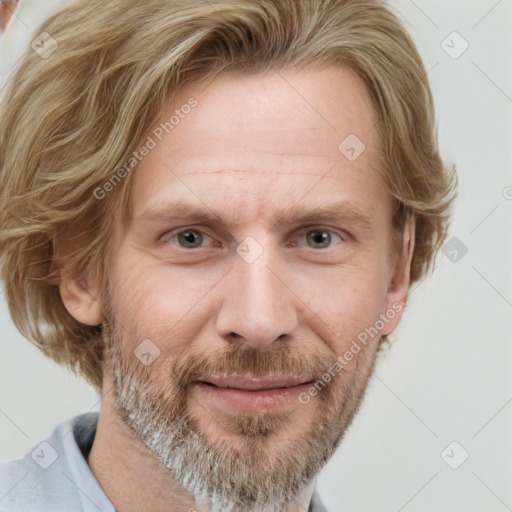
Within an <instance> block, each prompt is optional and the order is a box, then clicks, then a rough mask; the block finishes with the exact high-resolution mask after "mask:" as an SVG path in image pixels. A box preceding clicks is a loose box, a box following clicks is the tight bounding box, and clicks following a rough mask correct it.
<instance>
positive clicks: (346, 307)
mask: <svg viewBox="0 0 512 512" xmlns="http://www.w3.org/2000/svg"><path fill="white" fill-rule="evenodd" d="M330 270H331V271H332V270H334V271H333V272H329V273H326V274H325V275H322V274H321V273H320V274H318V275H317V276H316V279H307V278H304V276H303V277H302V283H301V294H302V295H301V298H302V297H304V298H305V299H303V300H304V303H305V304H306V305H307V306H308V308H309V309H310V311H311V312H312V313H314V317H316V319H317V320H316V327H314V329H315V330H316V331H317V333H319V334H320V335H321V337H322V339H323V340H324V342H325V343H326V344H327V345H329V348H330V349H331V350H332V351H333V352H334V353H335V354H337V355H340V354H342V353H343V352H345V351H346V350H347V348H348V347H349V346H350V345H351V343H352V341H353V340H356V339H357V337H358V336H359V335H360V334H361V333H364V332H366V331H365V330H366V329H368V328H370V327H371V326H374V325H375V322H376V321H377V320H378V319H379V315H380V314H381V313H382V312H383V311H384V308H385V305H386V276H385V272H384V271H383V269H382V268H381V267H379V266H378V265H374V266H373V268H372V267H371V266H369V265H368V266H365V267H364V268H363V267H358V268H355V267H353V268H344V269H330ZM312 321H315V320H312ZM374 338H375V341H377V340H378V338H379V336H374Z"/></svg>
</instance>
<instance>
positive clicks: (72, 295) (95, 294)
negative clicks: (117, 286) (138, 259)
mask: <svg viewBox="0 0 512 512" xmlns="http://www.w3.org/2000/svg"><path fill="white" fill-rule="evenodd" d="M53 244H54V259H55V262H56V263H57V265H58V267H59V269H60V281H59V292H60V296H61V299H62V302H63V303H64V306H65V307H66V309H67V310H68V312H69V314H70V315H71V316H72V317H73V318H75V320H77V321H78V322H80V323H82V324H85V325H101V324H102V323H103V311H102V307H101V301H100V294H99V291H100V290H99V286H98V283H97V282H96V281H95V280H94V279H93V278H92V277H88V276H77V275H76V274H75V273H74V272H73V270H72V269H70V268H68V266H67V265H66V263H67V257H68V255H69V251H70V244H69V243H66V242H65V241H63V240H62V239H61V240H59V241H56V239H55V238H54V240H53Z"/></svg>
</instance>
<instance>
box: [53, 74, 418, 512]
mask: <svg viewBox="0 0 512 512" xmlns="http://www.w3.org/2000/svg"><path fill="white" fill-rule="evenodd" d="M192 96H193V97H194V98H196V99H197V101H198V106H197V107H196V108H194V109H193V110H192V111H191V113H190V114H188V115H187V116H186V117H185V118H184V119H182V120H180V124H179V125H178V126H176V127H175V128H174V130H173V131H171V132H170V133H169V134H167V135H166V136H165V137H164V138H163V140H162V141H161V142H159V143H158V144H157V146H156V148H154V149H152V150H151V151H150V152H149V154H148V155H147V156H146V157H145V158H144V160H143V161H142V162H141V163H140V164H139V166H138V168H137V169H136V170H135V171H133V172H134V175H133V183H132V189H131V197H130V201H131V206H132V212H133V215H132V217H131V219H127V220H128V221H127V222H126V223H125V224H123V222H122V219H121V217H120V214H118V215H117V218H116V222H115V230H114V233H113V236H112V237H111V251H112V252H111V254H112V265H111V268H110V269H109V288H108V299H109V303H108V304H101V303H100V301H99V297H101V296H102V292H103V291H104V290H102V289H101V287H100V285H99V283H97V282H95V281H94V279H92V277H91V276H83V282H82V284H81V285H80V284H78V283H77V282H76V281H74V280H73V279H72V278H71V277H70V276H69V275H65V276H64V277H63V279H62V282H61V286H60V290H61V296H62V299H63V301H64V304H65V305H66V307H67V309H68V311H69V312H70V313H71V314H72V315H73V316H74V317H75V318H76V319H77V320H79V321H81V322H83V323H85V324H87V325H99V324H102V323H104V322H105V323H106V324H107V326H108V328H107V327H105V330H104V339H105V343H106V345H107V347H108V348H109V351H108V352H107V358H106V362H105V365H106V366H105V372H104V374H105V378H104V383H103V390H104V396H103V400H102V406H101V413H100V418H99V424H98V430H97V434H96V437H95V440H94V444H93V447H92V451H91V453H90V455H89V457H88V463H89V466H90V467H91V470H92V472H93V473H94V475H95V477H96V478H97V480H98V482H99V483H100V485H101V486H102V488H103V489H104V490H105V493H106V494H107V496H108V497H109V499H110V500H111V501H112V503H113V504H114V506H115V507H116V509H117V510H122V511H123V512H131V511H138V510H142V509H144V510H151V511H164V510H169V505H170V504H172V508H173V510H183V511H186V510H188V509H189V507H191V508H195V509H196V510H210V509H212V510H213V508H212V507H211V503H209V502H208V500H206V501H204V502H199V501H198V500H197V499H194V495H193V493H192V492H191V491H190V489H187V488H185V487H184V486H183V485H182V482H180V479H179V478H176V477H175V475H174V474H173V472H172V471H170V470H169V469H168V468H167V469H165V468H164V467H163V465H162V462H163V461H162V460H161V459H160V460H159V456H158V455H160V456H161V457H163V456H164V455H165V454H166V453H167V454H168V453H169V451H172V450H174V448H171V446H173V445H171V444H166V438H165V436H166V435H167V434H169V435H170V433H171V432H173V430H172V429H173V428H176V425H178V423H172V421H176V422H177V421H178V420H181V419H183V420H185V419H187V420H188V422H185V423H180V424H179V425H186V426H187V427H190V426H192V427H193V428H192V429H193V430H194V429H195V431H196V432H200V433H201V434H202V436H204V437H203V438H202V439H203V443H205V444H202V445H199V446H200V448H201V449H204V448H205V446H209V447H212V449H213V453H216V452H215V449H216V448H217V449H219V450H222V451H219V452H218V453H222V454H223V455H224V456H225V457H226V458H227V459H226V460H227V461H228V462H229V463H228V462H226V465H225V466H223V465H221V464H220V465H219V464H218V461H217V462H216V463H215V464H214V465H213V466H212V468H210V469H207V464H206V462H204V464H203V462H202V459H201V456H200V455H197V454H195V452H194V451H193V449H192V445H193V444H191V445H190V446H191V447H190V451H187V452H186V456H187V457H189V459H190V464H191V467H192V469H194V468H195V469H196V471H197V475H201V474H204V475H205V478H207V477H208V475H212V474H213V473H214V472H215V471H216V469H215V468H217V467H220V468H221V469H218V471H219V475H222V473H221V471H222V470H225V471H226V473H225V475H231V476H233V479H234V483H233V485H232V486H231V487H233V488H236V486H237V484H239V485H240V487H242V488H243V487H244V485H247V479H248V478H249V476H250V478H253V480H252V481H253V482H254V486H255V489H256V490H257V489H260V490H261V493H260V494H259V495H258V496H259V498H260V499H261V500H262V501H259V502H258V505H261V510H286V511H288V512H292V511H297V510H304V509H307V505H308V503H309V501H310V499H311V494H312V492H313V488H314V483H315V480H314V477H315V476H316V474H317V472H318V471H319V469H320V468H321V467H322V466H323V465H324V464H325V462H326V460H324V459H323V457H325V459H327V458H328V457H330V456H331V455H332V453H333V452H334V450H335V448H336V447H337V446H338V444H339V442H340V441H341V439H342V437H343V435H344V433H345V431H346V429H347V428H348V426H349V425H350V422H351V420H352V418H353V417H354V415H355V414H356V412H357V410H358V408H359V406H360V404H361V400H362V399H363V397H364V393H365V390H366V386H367V384H368V381H369V378H370V376H371V374H372V372H373V370H374V367H375V362H376V354H377V348H378V342H379V337H380V336H374V337H373V338H371V339H369V341H368V344H367V345H366V346H364V347H362V348H363V349H362V350H361V351H360V352H358V353H357V354H356V355H355V356H354V358H353V359H352V360H351V361H349V362H348V363H347V364H345V365H344V366H343V369H342V370H341V371H338V372H336V376H335V377H334V378H333V379H332V380H331V381H330V382H329V384H328V385H327V386H326V388H325V389H324V390H323V391H322V392H321V393H319V394H317V395H315V396H311V397H310V400H309V402H308V403H306V404H304V403H300V402H299V401H298V400H297V401H294V402H293V403H292V404H288V405H287V406H285V407H283V408H279V409H276V410H267V409H266V408H265V404H263V403H262V405H261V408H260V410H257V411H252V412H240V411H237V410H234V409H233V408H230V407H229V406H227V405H224V404H222V403H220V402H219V401H215V400H214V399H212V397H211V396H210V395H209V394H208V393H207V392H205V390H204V388H202V387H201V386H200V385H199V384H198V383H197V382H195V381H193V379H192V377H191V375H190V373H191V371H192V370H195V371H196V372H197V373H198V374H199V375H205V373H204V372H206V371H207V370H208V369H216V370H218V371H221V370H226V371H227V372H229V373H232V374H234V373H236V372H238V373H239V374H245V373H246V372H249V371H251V369H254V368H258V369H260V371H261V374H264V375H268V374H276V373H278V372H279V371H281V373H283V371H284V373H286V374H294V373H301V372H306V373H307V372H310V373H309V374H310V375H311V376H314V377H315V379H318V378H321V376H322V375H323V374H324V373H325V370H326V369H327V368H329V367H330V366H332V363H333V362H335V361H336V360H337V358H338V356H342V355H343V354H344V353H345V352H346V351H347V350H348V349H349V348H350V346H351V343H352V341H353V340H355V339H356V338H357V336H358V334H359V333H361V332H363V331H364V330H365V328H367V327H369V326H374V325H375V323H376V321H377V320H378V319H379V318H380V317H379V315H381V314H385V313H386V311H388V310H390V309H392V308H393V304H395V305H396V304H401V305H404V304H405V303H406V299H407V291H408V288H409V269H410V261H411V255H412V251H413V240H414V227H413V226H412V225H408V226H407V228H406V230H405V232H404V237H403V247H402V252H401V254H399V255H397V256H400V257H397V258H393V257H392V255H391V254H390V251H389V247H390V243H391V234H392V231H391V212H392V203H391V199H390V198H389V197H388V196H387V195H385V194H383V193H382V182H381V178H380V176H379V174H378V172H377V169H376V156H377V152H378V147H379V146H378V141H377V138H376V132H375V130H372V127H373V125H374V121H375V120H374V118H373V113H372V107H371V102H370V99H369V97H368V95H367V93H366V90H365V88H364V86H363V84H362V82H361V81H360V80H359V79H358V78H357V77H356V76H354V75H353V74H352V73H351V72H349V71H347V70H344V69H341V68H325V69H322V70H318V69H317V70H302V71H295V70H288V71H286V72H284V73H281V74H277V73H274V72H271V73H268V74H266V75H264V76H241V75H233V74H227V75H221V76H219V77H218V78H216V79H215V80H214V81H213V82H212V83H211V84H210V85H208V86H207V87H206V88H197V87H195V86H194V85H192V84H190V85H187V86H185V87H184V88H182V89H180V90H179V91H178V93H177V95H176V96H175V98H174V101H173V102H172V105H170V107H169V110H168V111H167V112H164V113H162V122H163V121H165V120H168V119H169V117H170V116H171V115H172V113H173V112H174V110H175V109H176V108H178V109H179V108H180V107H181V106H182V105H184V104H185V103H186V102H187V101H188V100H189V98H190V97H192ZM349 134H356V135H357V137H358V138H359V139H360V140H361V141H363V142H364V144H365V146H366V150H365V151H364V152H363V153H362V154H361V155H360V156H359V157H358V158H357V159H356V160H355V161H349V159H347V158H346V157H345V156H344V155H343V154H342V153H341V152H340V151H339V149H338V146H339V145H340V143H341V142H342V141H343V140H344V139H345V138H346V137H347V136H348V135H349ZM175 200H183V201H187V202H189V203H191V204H192V205H196V206H202V207H204V208H205V209H207V210H208V211H210V212H215V214H216V215H217V221H215V222H213V223H201V222H200V223H198V222H195V221H194V220H191V219H188V218H176V217H173V216H172V215H169V214H168V213H167V214H163V215H161V217H159V218H144V215H143V214H144V211H145V210H146V209H147V208H148V207H150V206H154V205H156V204H157V203H159V204H162V203H164V202H168V203H172V202H173V201H175ZM340 200H344V201H347V202H348V203H350V204H351V205H352V206H353V207H355V208H358V209H359V210H361V211H362V212H364V214H365V215H366V216H367V218H368V220H369V221H370V226H369V228H368V229H366V230H365V229H364V228H363V227H362V226H360V225H358V224H357V223H355V222H353V221H352V220H350V219H335V218H328V219H316V218H314V217H312V218H311V219H309V220H308V221H300V222H297V221H295V220H294V218H295V217H294V216H293V215H291V213H290V218H289V219H287V220H286V221H284V220H282V219H281V217H282V214H284V213H286V212H291V211H292V208H297V211H298V212H300V211H301V209H303V208H304V207H305V206H308V205H309V206H313V207H317V208H318V207H323V206H325V205H328V204H331V203H334V202H338V201H340ZM125 220H126V219H125ZM186 230H192V231H193V233H195V236H194V234H190V233H189V235H188V237H187V238H186V239H185V242H184V239H183V237H182V238H179V237H177V236H176V235H177V234H178V233H180V232H183V231H186ZM315 230H320V232H321V233H325V230H327V232H326V233H325V236H324V240H325V238H327V241H326V242H323V241H322V238H321V237H317V238H313V239H311V238H308V236H307V234H308V233H311V231H313V232H315ZM198 231H199V234H198ZM328 233H330V235H331V238H330V241H329V236H328ZM201 234H202V235H203V238H202V239H201ZM247 236H250V237H252V238H253V239H254V240H256V241H257V244H259V246H260V247H261V249H262V253H261V254H260V255H259V256H258V257H257V258H256V259H255V260H254V261H252V262H250V263H248V262H247V261H245V260H244V259H243V258H242V257H241V256H240V255H239V254H238V253H237V252H236V248H237V246H239V244H240V242H242V241H243V240H244V239H245V237H247ZM191 240H192V242H190V241H191ZM187 242H188V243H192V244H197V245H198V247H194V248H190V247H187V246H185V247H183V243H185V244H186V243H187ZM180 243H181V244H182V245H180ZM324 243H325V247H324V246H323V245H322V244H324ZM311 244H312V245H313V246H311ZM329 244H330V245H329ZM251 254H254V252H253V253H251ZM400 319H401V312H396V314H395V315H393V318H391V319H389V320H388V321H387V322H386V323H385V325H384V327H383V329H382V330H381V332H380V334H390V333H391V332H392V331H393V330H394V329H395V328H396V326H397V325H398V323H399V321H400ZM144 339H150V340H151V342H152V343H153V344H154V345H155V346H157V347H158V349H159V350H160V353H159V355H158V357H157V358H156V359H155V360H154V362H152V363H151V364H150V365H147V366H146V365H143V364H142V363H141V362H140V361H139V360H138V359H137V358H136V357H135V355H134V353H133V351H134V349H135V348H136V347H137V346H138V345H139V343H141V341H142V340H144ZM240 351H242V353H243V354H245V355H242V356H240V353H241V352H240ZM237 354H238V356H237ZM130 381H131V382H132V383H134V385H135V386H136V389H138V390H139V395H138V396H141V397H144V400H142V399H141V400H137V395H136V394H134V392H133V390H131V391H130V387H129V386H128V383H129V382H130ZM180 381H181V383H182V384H183V387H182V388H180V387H179V382H180ZM123 388H124V392H125V395H123V396H124V401H123V400H121V399H119V397H118V395H119V394H121V393H122V392H123ZM144 390H145V391H146V393H147V394H146V395H143V392H144ZM141 404H150V405H148V408H149V409H150V410H151V412H148V411H147V410H145V411H142V412H141V410H140V408H141V407H142V408H143V405H141ZM180 404H181V406H182V407H181V408H180V407H179V405H180ZM123 407H124V408H125V409H126V407H128V408H130V407H131V408H132V412H133V411H136V412H138V413H140V415H139V417H138V420H136V421H134V420H133V419H132V420H130V419H129V418H127V416H128V414H127V413H126V410H125V413H124V414H123V412H122V410H123ZM137 407H139V409H137ZM144 426H146V427H148V428H149V431H150V432H152V433H153V434H154V433H155V432H157V426H160V427H162V429H161V430H160V431H159V432H160V433H164V434H165V435H164V438H165V439H164V441H162V442H161V445H160V446H159V448H160V450H161V452H160V454H158V453H156V454H155V452H154V451H151V450H150V449H148V447H147V446H146V444H145V441H146V442H147V438H146V439H145V440H144V436H143V435H142V434H141V429H143V427H144ZM164 427H166V428H167V430H165V428H164ZM169 443H170V442H169ZM308 443H309V444H308ZM185 444H186V443H185ZM166 450H167V451H166ZM157 452H158V450H157ZM201 453H203V452H201ZM194 454H195V455H194ZM194 457H195V458H194ZM237 457H238V458H237ZM293 457H297V458H296V459H294V458H293ZM212 460H214V461H215V459H212ZM297 460H299V461H302V463H303V464H305V465H308V464H309V465H310V466H309V467H310V468H311V472H312V473H314V474H309V475H306V474H305V473H304V472H302V473H300V474H299V473H298V472H297V471H298V470H297V469H296V466H297V465H298V464H297V462H296V461H297ZM166 462H167V463H168V464H169V466H172V461H170V460H167V461H166ZM299 465H300V464H299ZM294 468H295V469H294ZM214 469H215V471H214ZM201 471H202V472H201ZM230 472H231V473H230ZM234 473H236V474H234ZM265 474H267V475H270V478H271V479H272V485H273V486H275V487H272V485H271V486H270V487H268V488H266V487H264V483H263V478H262V475H265ZM258 475H260V476H258ZM211 478H212V479H213V478H214V477H213V476H211ZM219 478H220V476H219ZM237 478H238V480H237ZM280 478H281V480H282V479H283V478H289V479H290V481H294V482H296V483H297V486H299V485H302V484H304V485H303V487H302V488H300V489H298V488H297V489H295V490H294V495H293V496H288V498H287V499H286V500H285V502H284V503H281V502H278V501H275V502H272V501H271V500H270V501H265V499H264V498H265V497H266V498H268V496H269V495H266V494H265V493H264V492H263V491H265V490H266V491H267V492H271V491H272V490H273V489H281V488H282V487H279V486H280V485H281V486H282V485H284V484H283V482H282V481H281V482H280ZM244 479H245V480H244ZM258 479H260V480H258ZM294 479H295V480H294ZM212 481H213V485H215V480H212ZM210 483H211V482H210ZM306 484H307V485H306ZM220 485H221V484H220V483H219V488H220ZM258 486H259V487H258ZM256 490H255V491H254V492H255V493H256V494H257V492H256ZM226 492H231V491H229V489H227V490H226ZM233 492H234V491H233ZM196 498H197V496H196ZM245 505H247V504H244V503H243V502H239V503H238V502H237V507H235V508H234V510H246V509H247V510H251V509H252V510H256V507H255V506H253V507H252V508H251V507H250V506H249V505H247V507H246V508H244V506H245ZM253 505H254V504H253ZM263 505H266V507H267V508H265V507H264V506H263ZM272 507H274V508H272ZM301 507H302V508H301Z"/></svg>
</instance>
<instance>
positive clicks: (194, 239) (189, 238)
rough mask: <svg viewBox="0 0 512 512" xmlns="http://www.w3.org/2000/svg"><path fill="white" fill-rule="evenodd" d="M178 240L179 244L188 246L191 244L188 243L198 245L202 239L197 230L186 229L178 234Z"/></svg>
mask: <svg viewBox="0 0 512 512" xmlns="http://www.w3.org/2000/svg"><path fill="white" fill-rule="evenodd" d="M178 240H179V241H180V244H182V245H185V247H190V246H191V245H190V244H192V245H193V247H197V246H198V245H201V242H202V241H203V237H202V235H201V234H200V233H198V232H195V231H189V230H187V231H182V232H181V233H180V234H179V235H178ZM183 242H184V243H183Z"/></svg>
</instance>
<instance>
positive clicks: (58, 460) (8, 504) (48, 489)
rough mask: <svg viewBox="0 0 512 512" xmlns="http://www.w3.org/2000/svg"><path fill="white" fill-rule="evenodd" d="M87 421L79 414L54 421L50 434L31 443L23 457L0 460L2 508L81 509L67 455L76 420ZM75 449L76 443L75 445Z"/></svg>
mask: <svg viewBox="0 0 512 512" xmlns="http://www.w3.org/2000/svg"><path fill="white" fill-rule="evenodd" d="M84 419H86V420H88V421H91V419H92V418H91V416H90V415H80V416H75V417H74V418H71V419H68V420H66V421H63V422H62V423H60V424H59V425H57V426H56V427H55V428H54V430H53V431H52V433H51V434H50V436H48V438H47V439H46V440H44V441H42V442H39V443H37V444H36V445H34V446H33V447H32V448H31V449H30V450H29V451H28V452H27V453H26V455H25V456H24V457H22V458H19V459H15V460H3V461H0V510H1V511H2V512H22V511H23V512H26V511H27V510H30V512H40V511H41V512H42V511H47V510H51V511H52V512H61V511H62V512H64V511H65V512H70V511H73V510H81V506H80V501H79V498H78V490H77V488H76V484H75V483H74V477H73V474H72V465H71V464H70V457H72V456H73V453H72V452H73V450H72V449H71V450H70V448H73V444H74V445H75V446H76V440H75V438H74V436H75V432H74V429H75V428H76V424H77V422H78V424H79V425H82V422H83V421H80V420H84ZM76 450H78V447H76Z"/></svg>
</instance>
